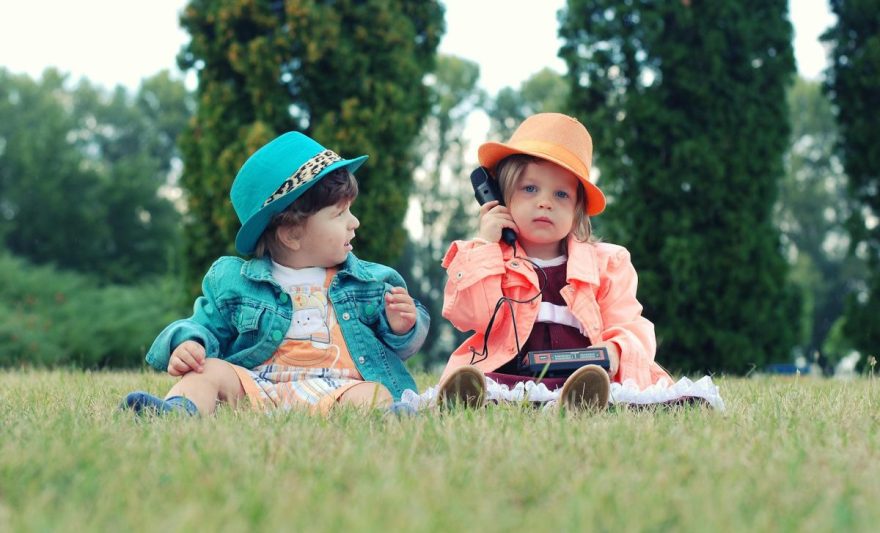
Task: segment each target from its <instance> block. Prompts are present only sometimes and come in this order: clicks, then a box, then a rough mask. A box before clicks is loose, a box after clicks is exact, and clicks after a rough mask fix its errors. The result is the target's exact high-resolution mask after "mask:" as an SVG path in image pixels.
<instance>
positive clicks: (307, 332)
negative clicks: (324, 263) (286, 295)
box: [286, 291, 332, 348]
mask: <svg viewBox="0 0 880 533" xmlns="http://www.w3.org/2000/svg"><path fill="white" fill-rule="evenodd" d="M331 309H332V307H331ZM328 314H329V315H331V316H332V313H327V297H326V296H325V295H324V293H323V292H320V291H314V292H311V293H302V292H300V293H297V294H294V296H293V321H291V323H290V330H289V331H288V333H287V337H286V338H288V339H291V340H297V341H302V340H309V341H311V343H312V346H314V347H315V348H327V347H328V346H330V324H329V320H330V318H331V316H328Z"/></svg>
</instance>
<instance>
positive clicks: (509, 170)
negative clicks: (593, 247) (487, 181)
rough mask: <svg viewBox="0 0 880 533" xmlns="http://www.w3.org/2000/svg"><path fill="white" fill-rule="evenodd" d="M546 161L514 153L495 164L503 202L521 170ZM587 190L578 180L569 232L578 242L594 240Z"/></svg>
mask: <svg viewBox="0 0 880 533" xmlns="http://www.w3.org/2000/svg"><path fill="white" fill-rule="evenodd" d="M542 161H546V160H545V159H541V158H538V157H533V156H530V155H523V154H514V155H509V156H507V157H505V158H504V159H502V160H501V161H500V162H499V163H498V165H496V166H495V175H496V176H497V177H498V188H499V189H501V196H502V197H504V204H505V205H507V204H509V203H510V199H511V198H512V197H513V191H514V189H515V187H516V184H517V183H518V182H519V180H520V178H521V177H522V173H523V170H525V168H526V166H527V165H530V164H532V163H539V162H542ZM586 198H587V192H586V190H585V189H584V184H583V183H581V182H580V180H578V188H577V198H576V200H575V205H574V221H573V222H572V225H571V234H572V235H574V238H575V239H577V240H578V241H580V242H595V241H596V240H597V239H595V238H594V237H593V227H592V225H591V224H590V217H589V216H588V215H587V200H586Z"/></svg>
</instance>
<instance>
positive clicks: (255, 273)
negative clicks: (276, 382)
mask: <svg viewBox="0 0 880 533" xmlns="http://www.w3.org/2000/svg"><path fill="white" fill-rule="evenodd" d="M271 265H272V263H271V260H270V259H269V258H263V259H252V260H250V261H245V260H244V259H241V258H238V257H221V258H220V259H218V260H217V261H216V262H215V263H214V264H213V265H212V266H211V269H210V270H208V273H207V274H206V275H205V279H204V281H203V282H202V296H199V298H198V299H197V300H196V302H195V305H194V306H193V315H192V316H191V317H190V318H187V319H183V320H177V321H175V322H173V323H171V324H170V325H169V326H167V327H166V328H165V329H164V330H163V331H162V333H160V334H159V336H158V337H157V338H156V340H155V341H154V342H153V345H152V346H151V347H150V350H149V352H148V353H147V357H146V359H147V363H149V364H150V365H151V366H153V367H154V368H156V369H158V370H166V369H167V367H168V361H169V359H170V358H171V352H172V351H173V350H174V348H176V347H177V346H179V345H180V344H181V343H182V342H184V341H187V340H193V341H196V342H198V343H200V344H202V345H203V346H204V347H205V352H206V354H207V356H208V357H219V358H221V359H224V360H226V361H228V362H230V363H232V364H235V365H238V366H242V367H245V368H248V369H250V368H254V367H256V366H258V365H260V364H261V363H263V362H265V361H266V360H267V359H269V357H270V356H271V355H272V354H273V353H275V350H276V349H277V348H278V347H279V346H280V345H281V343H282V341H283V340H284V334H285V333H286V332H287V330H288V328H289V327H290V322H291V320H292V318H293V305H292V303H291V301H290V297H289V296H288V295H287V293H285V292H284V291H283V290H282V289H281V287H280V286H279V285H278V283H276V282H275V280H274V279H273V278H272V274H271V272H272V267H271ZM393 286H399V287H405V286H406V284H405V282H404V281H403V278H402V277H401V276H400V274H398V273H397V272H396V271H395V270H393V269H391V268H389V267H387V266H384V265H380V264H377V263H370V262H367V261H361V260H360V259H358V258H357V257H355V256H354V254H351V253H349V254H348V257H347V258H346V260H345V262H344V263H342V264H341V265H340V266H339V270H338V271H337V272H336V275H335V276H334V277H333V280H332V281H331V282H330V287H329V289H328V298H329V299H330V301H331V302H332V303H333V309H334V311H335V312H336V317H337V320H338V322H339V327H340V328H341V330H342V336H343V338H345V343H346V345H347V346H348V350H349V352H350V353H351V356H352V359H353V360H354V363H355V365H356V366H357V369H358V371H359V372H360V373H361V375H362V376H363V378H364V379H365V380H367V381H375V382H379V383H381V384H383V385H385V387H387V388H388V390H389V391H391V394H392V396H394V398H395V399H399V398H400V395H401V394H402V393H403V391H404V390H405V389H412V390H416V384H415V381H414V380H413V378H412V376H411V375H410V373H409V372H408V371H407V369H406V367H405V366H404V364H403V361H404V360H405V359H407V358H409V357H410V356H412V355H413V354H414V353H416V351H417V350H418V349H419V348H420V347H421V346H422V343H423V342H424V341H425V336H426V335H427V333H428V326H429V324H430V318H429V316H428V312H427V310H426V309H425V308H424V306H422V304H420V303H419V302H416V309H417V311H418V318H417V319H416V324H415V326H414V327H413V328H412V329H411V330H410V331H409V332H407V333H405V334H403V335H397V334H396V333H394V332H393V331H392V330H391V327H390V326H389V324H388V318H387V317H386V315H385V310H384V309H385V293H386V292H387V291H388V290H389V289H390V288H391V287H393Z"/></svg>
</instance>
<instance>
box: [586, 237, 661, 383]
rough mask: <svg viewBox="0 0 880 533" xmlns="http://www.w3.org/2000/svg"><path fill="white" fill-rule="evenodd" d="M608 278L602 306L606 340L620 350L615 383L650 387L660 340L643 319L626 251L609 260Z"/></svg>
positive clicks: (635, 276) (599, 295)
mask: <svg viewBox="0 0 880 533" xmlns="http://www.w3.org/2000/svg"><path fill="white" fill-rule="evenodd" d="M606 276H607V277H606V280H605V283H604V287H602V289H600V293H599V294H598V303H599V309H600V310H601V313H602V322H603V326H604V329H603V330H602V340H603V341H610V342H614V343H615V344H617V346H618V347H619V348H620V367H619V370H618V374H617V376H616V378H615V379H616V380H619V381H621V382H623V381H625V380H627V379H633V380H635V381H636V382H637V383H638V384H639V385H640V386H646V385H648V384H650V383H651V382H652V378H651V367H652V363H653V361H654V354H655V352H656V351H657V340H656V337H655V336H654V324H652V323H651V321H649V320H648V319H647V318H645V317H643V316H642V304H641V303H639V301H638V300H637V299H636V288H637V285H638V275H637V274H636V270H635V268H634V267H633V265H632V261H631V260H630V255H629V252H628V251H627V250H626V249H620V250H619V251H618V252H617V253H616V254H615V255H614V256H612V257H611V258H609V261H608V266H607V270H606Z"/></svg>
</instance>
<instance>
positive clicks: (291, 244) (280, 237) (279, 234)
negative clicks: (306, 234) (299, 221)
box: [275, 226, 302, 252]
mask: <svg viewBox="0 0 880 533" xmlns="http://www.w3.org/2000/svg"><path fill="white" fill-rule="evenodd" d="M300 233H302V232H301V231H300V228H299V227H298V226H278V227H277V228H275V239H276V240H277V241H278V243H279V244H281V245H282V246H284V247H285V248H288V249H290V250H293V251H294V252H297V251H299V249H300V246H301V243H300V239H299V238H300Z"/></svg>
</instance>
